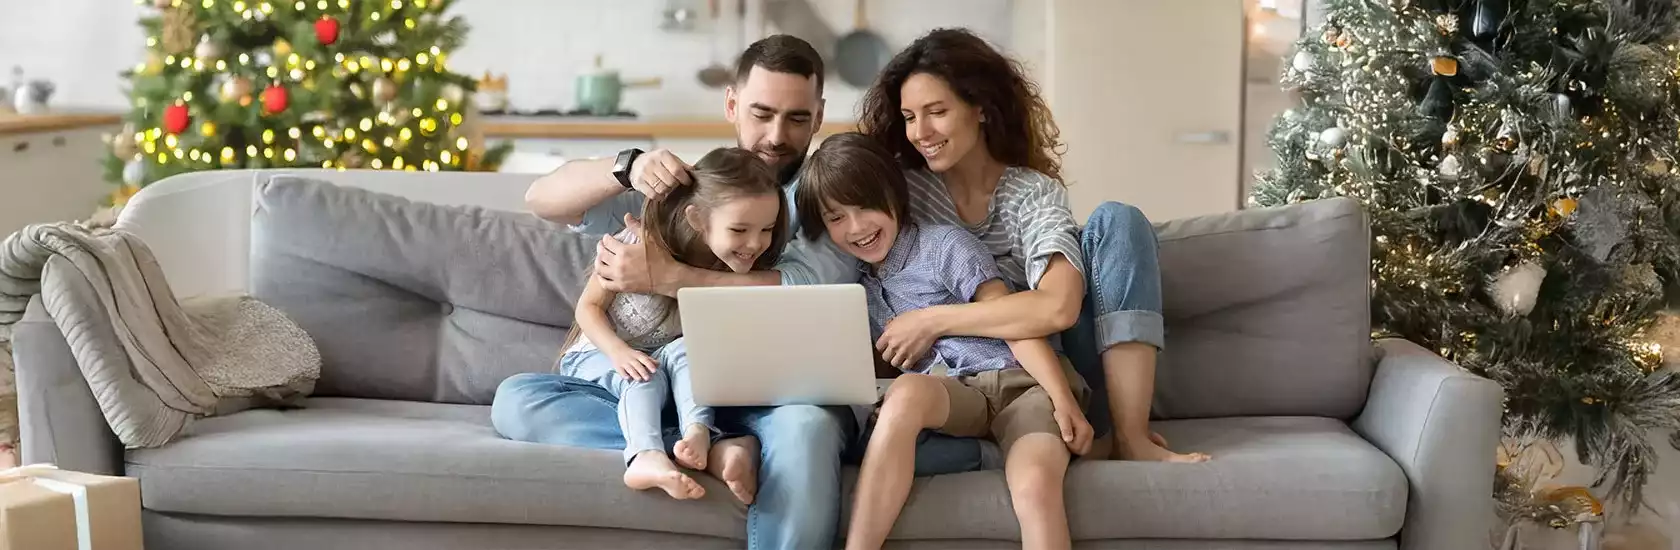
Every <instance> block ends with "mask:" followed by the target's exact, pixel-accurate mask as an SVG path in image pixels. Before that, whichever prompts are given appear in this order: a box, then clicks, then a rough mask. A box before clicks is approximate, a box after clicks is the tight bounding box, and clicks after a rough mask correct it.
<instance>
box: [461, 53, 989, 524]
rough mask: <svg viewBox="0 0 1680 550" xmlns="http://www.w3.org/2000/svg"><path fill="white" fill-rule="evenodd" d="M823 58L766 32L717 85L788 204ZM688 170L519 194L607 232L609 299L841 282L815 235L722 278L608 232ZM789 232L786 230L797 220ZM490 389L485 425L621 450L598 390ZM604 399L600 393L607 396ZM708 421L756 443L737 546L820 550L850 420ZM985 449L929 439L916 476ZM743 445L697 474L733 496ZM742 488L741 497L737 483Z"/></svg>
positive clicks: (645, 163)
mask: <svg viewBox="0 0 1680 550" xmlns="http://www.w3.org/2000/svg"><path fill="white" fill-rule="evenodd" d="M823 70H824V68H823V61H822V58H821V56H819V55H818V54H817V52H816V50H815V49H813V48H812V47H811V45H810V44H808V43H806V42H805V41H804V40H801V39H799V38H795V37H792V36H787V35H778V36H771V37H768V38H765V39H763V40H759V41H758V42H755V43H753V44H752V45H751V46H749V47H748V48H747V49H746V51H745V52H743V53H742V55H741V60H740V63H739V65H738V66H737V68H736V75H737V76H736V81H735V83H734V84H733V85H731V86H729V87H728V88H726V90H725V92H724V94H725V99H724V116H725V118H727V119H728V120H729V122H730V123H731V124H733V125H734V126H735V132H736V138H737V140H738V144H739V146H741V147H743V148H746V149H749V150H751V151H753V152H754V153H757V154H758V156H759V157H760V158H763V159H764V160H765V161H766V162H768V163H770V165H771V166H773V167H775V168H776V169H777V172H778V173H779V174H780V175H781V178H782V181H783V182H784V184H786V186H787V197H788V201H789V208H790V211H791V208H792V197H793V194H792V193H793V185H797V184H796V183H792V182H791V180H793V179H794V178H795V176H796V175H797V173H798V171H799V167H800V165H801V163H802V162H803V161H804V159H805V154H806V151H808V150H809V149H810V147H811V141H812V139H813V138H814V137H815V136H816V134H817V131H818V129H820V128H821V126H822V118H823V106H824V100H823V99H822V89H823ZM688 169H689V165H688V164H687V163H686V162H684V161H683V159H680V158H677V157H676V155H674V154H672V153H671V152H670V151H665V150H657V151H650V152H646V153H643V152H640V151H637V150H633V149H632V150H628V151H625V152H623V153H621V154H619V155H618V156H617V157H615V158H608V159H582V160H576V161H572V162H568V163H566V164H565V165H564V166H562V167H560V168H559V169H557V170H555V171H554V172H553V173H551V174H549V175H547V176H544V177H542V178H541V179H538V180H537V181H536V182H535V183H533V184H532V185H531V188H530V190H529V191H528V192H527V193H526V196H525V198H526V202H527V205H528V206H529V207H530V209H531V211H532V212H534V213H536V214H537V215H539V216H541V217H543V218H545V219H548V220H551V221H555V222H559V223H565V224H570V225H572V226H574V228H576V229H578V230H579V231H582V232H586V233H591V234H602V235H606V236H604V237H603V238H602V239H601V244H600V248H599V259H598V260H597V262H596V264H595V265H594V269H595V273H596V275H598V276H600V277H601V278H602V280H603V284H604V285H605V286H606V287H607V288H608V289H610V290H613V291H615V292H644V293H646V292H652V293H659V294H664V295H668V296H675V295H676V293H677V290H678V289H681V288H683V287H689V286H721V285H773V284H813V283H836V282H852V281H855V280H856V278H857V275H858V273H859V272H858V270H857V267H856V264H855V263H854V262H855V260H853V259H851V258H850V257H847V256H844V255H842V254H840V252H839V251H838V250H835V249H834V245H833V243H831V242H829V241H828V240H827V239H818V240H814V241H813V240H804V239H801V238H796V239H795V240H794V241H793V242H791V243H789V245H788V248H787V250H786V251H785V252H784V253H783V255H782V260H781V263H780V264H778V265H777V269H776V271H773V272H753V273H725V272H720V271H710V270H703V269H696V268H692V267H689V266H687V265H684V264H682V263H680V262H677V261H675V260H673V259H672V258H671V256H670V254H669V253H667V252H664V251H661V250H659V249H658V248H649V247H647V246H646V245H644V244H640V243H637V244H626V243H623V242H620V241H618V240H616V239H614V238H612V237H611V236H610V235H612V234H614V233H617V232H618V231H619V230H620V229H622V228H624V227H625V226H626V224H630V225H634V224H636V223H637V222H636V220H635V219H634V216H638V215H640V213H641V206H642V203H643V200H644V197H653V198H655V199H658V198H660V197H663V196H664V195H665V194H666V193H667V192H668V191H670V190H671V189H672V188H674V187H675V186H678V185H687V184H689V183H690V181H689V174H688ZM793 217H794V216H789V218H790V219H789V222H790V223H791V224H793V226H794V227H797V220H794V219H792V218H793ZM530 380H534V381H535V382H533V383H531V384H526V385H522V386H519V387H515V388H508V387H507V385H506V384H504V388H503V389H504V390H506V391H500V392H498V393H497V396H496V400H497V403H496V407H495V411H494V415H495V416H496V425H497V429H498V430H501V431H502V432H503V434H504V435H506V436H508V437H510V438H514V439H520V440H526V441H539V442H546V443H554V444H565V445H579V446H590V447H602V448H614V447H613V445H618V446H619V447H622V445H623V436H622V435H621V434H619V433H618V425H617V420H616V417H617V415H616V412H615V411H614V410H613V408H612V405H611V401H610V400H609V399H602V395H601V394H600V393H599V392H593V391H590V390H589V389H588V388H586V387H580V386H577V385H575V384H570V383H568V382H566V381H564V380H558V379H556V378H555V377H548V378H545V379H530ZM609 397H610V396H609ZM718 413H719V420H720V422H723V423H726V424H727V423H729V422H730V421H733V422H734V423H735V424H736V425H737V426H738V427H739V428H741V430H734V431H736V433H739V432H740V431H742V430H744V431H745V432H746V433H751V434H753V435H756V436H757V438H758V443H759V446H760V448H761V449H762V452H761V455H760V456H761V462H760V463H759V468H758V472H757V476H756V477H755V478H754V479H750V480H747V481H749V482H754V481H755V482H756V485H757V488H756V490H757V494H756V496H754V497H751V498H743V499H742V500H743V501H750V503H749V504H750V508H749V509H748V514H747V537H748V544H747V546H748V547H749V548H799V549H806V548H826V547H829V546H831V545H832V544H833V542H834V540H835V535H836V533H837V531H838V528H839V521H840V500H841V493H840V490H841V489H840V467H841V455H842V453H843V452H846V451H854V452H852V453H850V454H853V455H857V454H860V453H856V452H855V451H856V449H855V448H853V447H855V446H856V445H857V444H858V439H859V438H858V424H859V422H858V419H857V418H856V416H855V415H854V414H853V411H851V410H848V409H846V408H844V407H837V408H824V407H815V406H807V405H791V406H782V407H752V408H736V409H721V410H719V411H718ZM983 448H984V447H983V446H981V445H979V444H978V443H976V442H974V441H972V440H961V439H955V438H946V437H943V436H940V437H930V438H928V440H927V441H926V442H925V443H924V444H923V446H922V447H921V448H919V450H918V453H917V456H918V463H917V473H918V474H921V475H927V474H935V473H950V472H958V471H967V470H972V469H976V468H978V467H981V466H982V464H983V463H990V462H992V461H993V460H995V457H992V456H990V455H987V456H985V457H984V460H983V457H982V449H983ZM754 450H755V449H754V447H753V445H752V444H751V443H750V442H744V441H743V440H742V439H733V440H725V441H720V442H718V444H717V445H714V446H713V451H712V456H711V458H710V460H708V469H709V470H712V473H713V474H714V475H716V476H718V477H719V478H720V479H724V480H725V481H726V482H729V483H730V488H731V489H732V490H736V492H737V494H738V495H740V494H741V492H742V491H740V487H738V485H739V482H740V481H741V480H737V479H734V478H733V476H734V475H735V474H739V473H740V471H741V467H740V464H741V461H740V460H739V459H740V458H741V457H742V456H743V455H742V454H741V453H743V452H752V451H754ZM749 489H750V487H749Z"/></svg>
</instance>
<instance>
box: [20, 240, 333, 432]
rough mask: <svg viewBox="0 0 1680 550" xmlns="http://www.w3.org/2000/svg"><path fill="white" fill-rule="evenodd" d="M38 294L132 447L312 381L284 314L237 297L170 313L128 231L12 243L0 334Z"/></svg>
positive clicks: (151, 261)
mask: <svg viewBox="0 0 1680 550" xmlns="http://www.w3.org/2000/svg"><path fill="white" fill-rule="evenodd" d="M35 294H40V295H41V299H42V302H43V304H44V305H45V306H46V309H47V312H48V313H50V314H51V315H52V318H53V322H54V324H56V325H57V326H58V327H59V329H60V330H61V331H62V332H63V333H64V334H65V339H66V341H68V342H69V344H70V348H71V353H72V354H73V355H74V356H75V358H76V362H77V365H78V366H79V367H80V368H81V370H82V374H83V376H84V377H86V378H87V381H88V385H89V387H90V388H91V389H92V390H93V395H94V398H95V399H96V400H98V401H99V406H100V408H101V409H102V410H103V412H104V414H105V419H106V421H107V422H109V423H110V425H111V428H112V430H113V431H114V432H116V434H117V437H118V438H119V439H120V440H122V442H123V444H124V445H126V446H128V447H154V446H158V445H162V444H165V443H168V442H169V441H170V440H172V439H173V438H174V437H175V436H176V435H178V434H180V433H181V431H182V430H183V429H185V427H186V425H187V424H188V422H190V421H191V420H192V419H194V418H199V417H204V416H210V415H215V414H227V413H230V412H235V411H238V410H244V409H247V408H252V407H258V406H272V405H280V404H285V403H288V402H291V401H294V400H296V399H298V398H301V397H304V396H307V395H308V394H309V393H310V392H311V391H313V390H314V387H315V381H316V380H317V379H318V378H319V377H320V372H321V356H320V352H319V351H318V350H317V349H316V348H315V344H314V341H313V340H311V339H310V338H309V335H308V334H306V333H305V332H304V331H303V330H302V329H301V328H299V327H298V326H297V325H296V324H295V323H293V322H292V321H291V320H290V319H288V318H287V317H286V316H285V315H284V314H283V313H281V312H280V311H279V310H276V309H274V308H273V307H270V306H268V305H267V304H264V303H262V302H260V301H258V300H256V299H255V298H252V297H250V296H245V295H232V296H211V297H202V298H189V299H187V300H184V301H177V300H176V299H175V296H174V293H173V292H172V291H171V290H170V288H169V284H168V282H167V281H165V280H164V276H163V270H162V269H161V267H160V266H159V265H158V263H157V259H156V258H154V257H153V256H152V252H151V250H150V249H149V248H147V247H146V245H145V243H143V242H141V241H140V239H139V238H137V237H136V236H135V235H133V234H131V233H128V232H126V231H122V230H118V229H110V228H93V227H88V226H85V225H81V224H75V223H53V224H38V225H32V226H29V227H26V228H24V229H23V230H22V231H19V232H17V233H15V234H13V235H12V236H11V237H8V238H7V239H6V240H5V242H4V243H0V331H9V330H10V328H11V327H10V325H12V324H13V323H16V322H17V321H18V320H19V319H20V318H22V315H23V312H24V309H25V308H26V307H27V306H28V304H29V300H30V298H31V297H32V296H34V295H35ZM25 368H27V367H26V366H25Z"/></svg>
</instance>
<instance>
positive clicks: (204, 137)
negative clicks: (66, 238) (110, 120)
mask: <svg viewBox="0 0 1680 550" xmlns="http://www.w3.org/2000/svg"><path fill="white" fill-rule="evenodd" d="M141 1H142V3H143V4H145V5H148V6H150V8H148V10H147V11H148V12H150V13H148V14H147V15H146V16H145V17H144V18H143V19H142V20H141V22H140V24H141V26H142V27H144V28H145V29H146V31H147V38H146V46H147V50H146V58H145V60H144V61H143V62H142V63H140V64H139V65H138V66H137V67H135V68H134V69H133V70H131V71H127V72H125V73H124V75H123V76H124V78H125V79H127V81H128V83H129V89H128V92H129V96H130V97H131V100H132V110H131V111H130V112H129V113H128V115H127V117H126V118H125V126H124V128H123V130H122V131H121V132H119V133H117V134H115V135H112V136H110V154H109V156H108V157H107V159H106V165H107V166H106V174H107V176H106V177H107V179H108V180H110V181H112V182H113V183H117V184H118V185H119V189H118V190H117V191H116V192H115V193H113V202H118V203H120V202H123V201H124V200H125V199H126V197H127V196H128V195H132V194H133V193H134V192H136V191H138V190H139V189H140V188H141V187H144V186H146V185H149V184H151V183H152V182H155V181H158V180H161V179H163V178H166V177H169V176H172V175H175V174H180V173H184V172H194V171H200V170H222V169H240V168H288V167H298V168H303V167H325V168H340V169H376V170H427V171H452V170H490V169H494V167H495V165H496V164H497V163H498V162H499V158H500V157H501V156H503V155H505V153H506V151H507V147H506V146H505V145H504V146H501V147H496V148H491V149H489V150H486V148H485V147H484V144H483V143H480V142H479V141H480V140H479V139H478V138H477V137H476V136H472V135H470V134H471V132H470V131H469V130H468V129H467V124H466V123H467V121H466V120H465V119H466V117H468V116H471V113H470V112H469V111H470V109H471V107H470V105H471V103H470V99H471V98H470V97H469V96H470V94H471V93H472V90H473V88H474V81H473V79H472V78H471V77H468V76H466V75H463V74H459V73H455V72H451V71H450V70H449V69H448V67H447V63H446V62H447V60H448V57H449V54H450V52H451V51H453V50H454V49H456V48H457V47H459V46H460V45H461V43H462V41H463V39H464V38H465V36H466V34H467V25H466V23H464V22H463V21H462V20H460V19H459V18H457V17H452V16H447V15H445V13H446V12H447V11H448V10H449V7H450V5H451V4H452V3H453V2H452V1H451V0H379V1H370V0H288V1H281V0H141ZM151 8H155V10H153V9H151Z"/></svg>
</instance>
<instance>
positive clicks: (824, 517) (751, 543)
mask: <svg viewBox="0 0 1680 550" xmlns="http://www.w3.org/2000/svg"><path fill="white" fill-rule="evenodd" d="M717 417H718V423H719V428H720V429H723V430H724V431H726V432H736V433H740V431H741V430H745V431H746V432H747V433H752V434H754V435H756V436H758V439H759V442H760V444H761V446H762V448H763V454H762V455H761V462H760V465H759V469H758V497H757V499H755V500H754V502H753V505H752V506H750V507H748V509H747V547H748V548H750V549H754V550H756V549H759V548H778V549H779V548H796V549H804V548H828V547H830V546H832V545H833V544H834V541H835V539H836V535H837V534H838V533H839V529H840V504H841V502H840V499H841V492H840V466H841V462H842V458H843V455H844V456H850V457H851V458H853V459H854V460H855V459H856V457H859V456H861V453H860V452H858V448H859V447H861V445H857V444H855V443H856V442H857V440H858V431H857V421H856V416H855V415H854V414H853V411H852V409H850V408H847V407H815V406H809V405H789V406H782V407H739V408H719V409H717ZM490 420H491V422H492V424H494V425H495V427H496V431H497V432H499V433H500V434H501V435H502V437H506V438H508V439H514V440H518V441H529V442H534V443H546V444H550V445H564V446H571V447H589V448H595V449H607V450H614V451H619V450H622V449H624V445H625V442H624V434H623V433H622V432H621V431H620V430H619V425H618V401H617V399H615V398H614V397H613V395H612V393H610V392H608V391H607V390H606V389H605V388H602V387H601V386H599V385H596V384H594V383H592V382H589V381H586V380H582V379H578V378H573V377H569V376H563V375H559V374H549V373H525V374H517V375H514V376H510V377H508V378H507V380H504V381H502V384H501V386H500V387H498V388H496V397H495V401H494V402H493V404H492V405H491V410H490ZM674 438H675V431H674V430H668V431H667V435H666V439H667V441H666V443H667V445H669V444H670V442H671V441H672V440H673V439H674ZM924 440H925V442H924V443H923V444H922V445H920V446H918V447H917V450H916V472H917V474H918V475H934V474H941V473H954V472H965V471H970V470H975V469H978V468H979V467H980V465H981V451H980V443H979V441H977V440H972V439H962V438H952V437H947V436H929V435H924Z"/></svg>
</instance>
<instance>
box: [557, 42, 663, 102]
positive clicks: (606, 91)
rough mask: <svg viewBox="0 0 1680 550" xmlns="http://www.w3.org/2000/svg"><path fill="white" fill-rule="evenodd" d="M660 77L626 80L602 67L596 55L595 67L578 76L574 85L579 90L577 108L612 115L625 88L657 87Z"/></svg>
mask: <svg viewBox="0 0 1680 550" xmlns="http://www.w3.org/2000/svg"><path fill="white" fill-rule="evenodd" d="M659 84H660V79H658V78H648V79H640V80H624V79H623V78H620V77H619V74H618V71H617V70H614V69H604V68H602V67H601V57H600V56H596V57H595V68H594V69H593V70H589V71H585V72H583V73H582V74H579V75H578V76H577V82H576V83H575V85H574V87H575V89H576V91H577V105H576V107H575V108H577V109H582V110H585V111H588V112H589V114H592V115H596V116H612V115H616V114H618V112H619V103H620V101H621V100H622V99H623V96H624V90H625V89H627V88H638V87H657V86H659Z"/></svg>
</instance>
